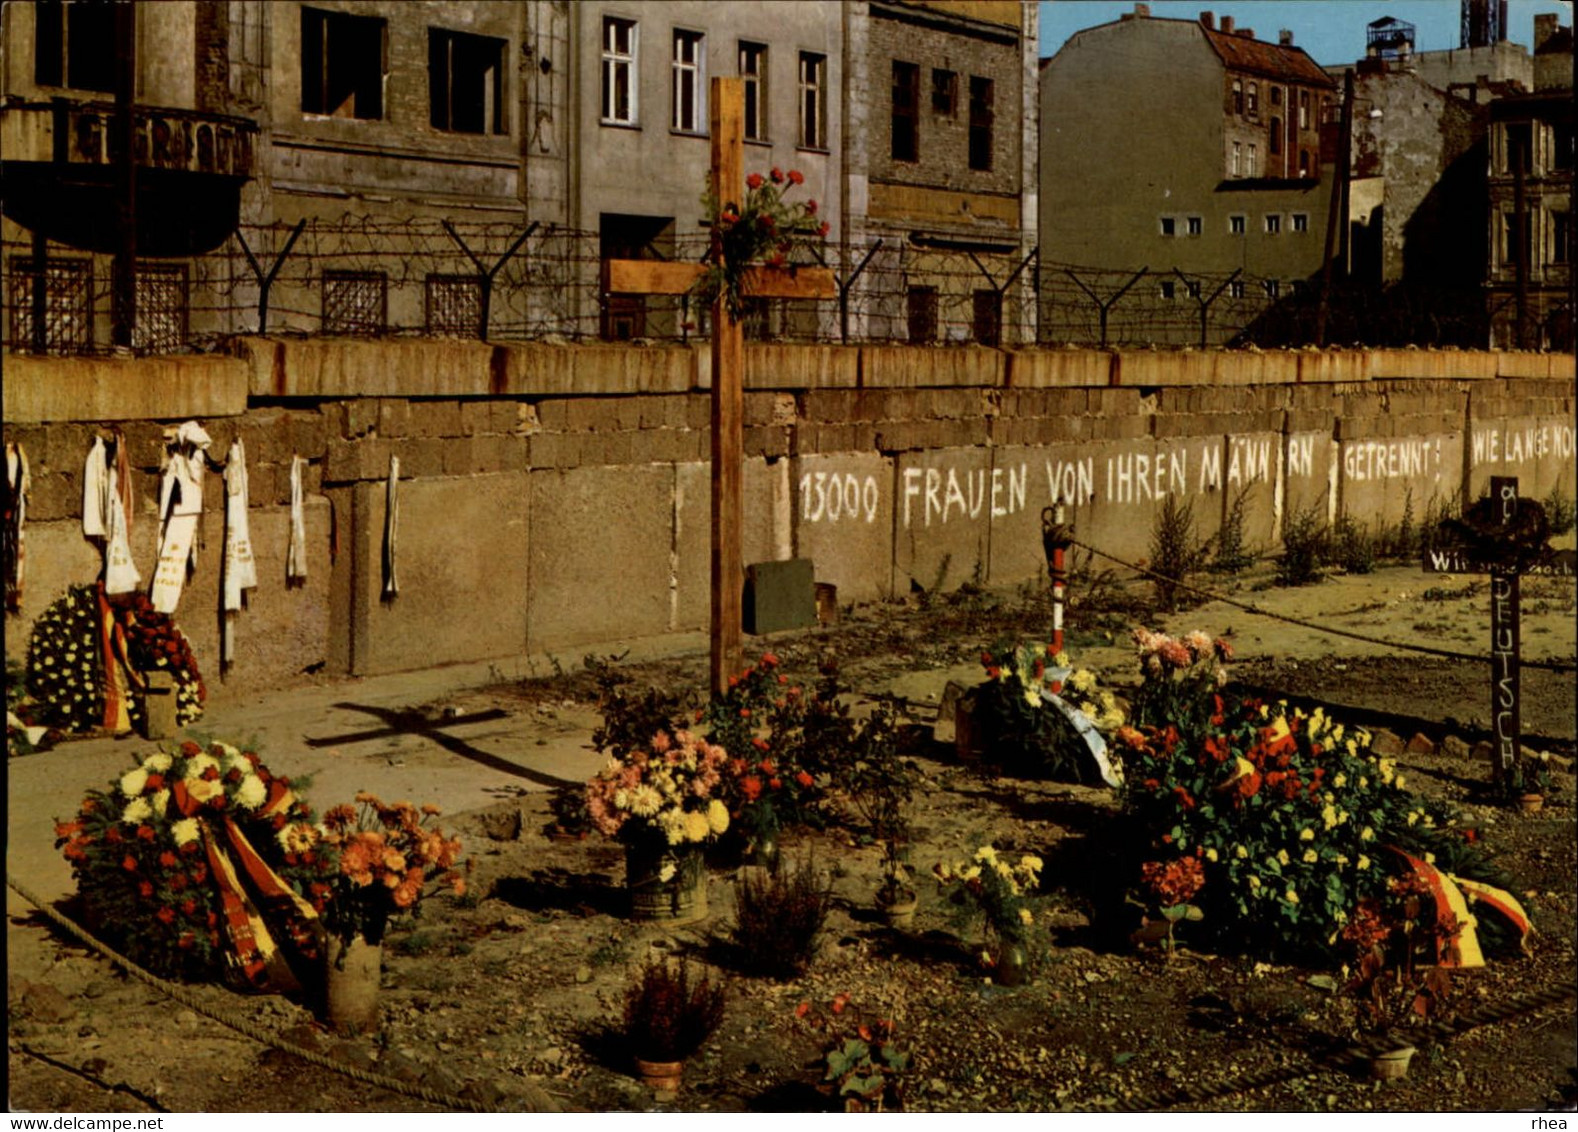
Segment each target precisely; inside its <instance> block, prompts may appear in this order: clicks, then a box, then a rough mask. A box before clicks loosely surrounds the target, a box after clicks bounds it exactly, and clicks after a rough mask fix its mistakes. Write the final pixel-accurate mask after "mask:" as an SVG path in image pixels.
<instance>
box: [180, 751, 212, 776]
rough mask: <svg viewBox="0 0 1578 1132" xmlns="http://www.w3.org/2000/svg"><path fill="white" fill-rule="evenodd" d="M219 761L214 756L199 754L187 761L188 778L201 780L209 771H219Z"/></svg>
mask: <svg viewBox="0 0 1578 1132" xmlns="http://www.w3.org/2000/svg"><path fill="white" fill-rule="evenodd" d="M218 769H219V760H218V759H216V758H214V757H213V756H212V755H204V754H197V755H193V756H192V757H191V758H189V759H187V760H186V777H187V778H188V779H192V778H201V777H203V775H204V774H205V773H206V772H207V771H209V770H218Z"/></svg>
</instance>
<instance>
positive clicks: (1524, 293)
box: [1509, 137, 1533, 350]
mask: <svg viewBox="0 0 1578 1132" xmlns="http://www.w3.org/2000/svg"><path fill="white" fill-rule="evenodd" d="M1532 145H1533V139H1532V137H1531V139H1530V148H1532ZM1509 148H1510V147H1509ZM1510 156H1511V157H1512V216H1513V225H1514V231H1513V240H1514V243H1513V261H1512V262H1513V270H1514V272H1515V274H1514V279H1515V280H1516V283H1515V286H1516V287H1517V290H1516V291H1515V292H1514V294H1515V295H1516V297H1517V308H1516V310H1517V320H1518V321H1517V326H1516V328H1515V329H1516V332H1515V334H1514V336H1513V340H1512V342H1513V345H1515V346H1516V347H1517V348H1518V349H1520V350H1525V349H1528V345H1529V343H1528V325H1529V244H1530V242H1531V241H1530V240H1529V234H1528V228H1529V198H1528V190H1527V187H1526V186H1525V183H1524V172H1523V163H1524V162H1525V161H1528V160H1531V159H1532V157H1533V155H1532V154H1531V153H1529V152H1528V150H1526V149H1523V148H1521V147H1519V148H1518V149H1514V150H1513V151H1512V152H1511V154H1510Z"/></svg>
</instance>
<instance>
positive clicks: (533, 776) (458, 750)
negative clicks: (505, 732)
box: [306, 702, 582, 789]
mask: <svg viewBox="0 0 1578 1132" xmlns="http://www.w3.org/2000/svg"><path fill="white" fill-rule="evenodd" d="M334 706H335V707H336V708H343V709H345V710H346V711H361V712H366V713H367V714H368V715H371V716H376V717H377V718H379V719H381V720H383V721H384V726H383V727H374V728H371V729H370V730H367V731H352V732H350V733H348V734H345V735H332V736H329V737H327V738H323V739H307V740H306V745H307V746H309V747H333V746H338V745H340V744H342V743H363V742H367V741H369V740H372V739H388V738H392V737H394V736H396V735H416V736H421V737H423V738H427V739H431V740H432V741H433V742H435V743H437V744H438V745H439V746H440V747H443V748H444V750H446V751H449V752H451V753H452V754H456V755H459V756H460V757H461V758H464V759H470V760H471V761H472V762H474V763H477V764H479V765H481V766H485V767H487V768H488V769H490V770H496V771H499V772H500V773H502V774H510V775H514V776H515V777H517V778H524V779H526V780H528V781H530V782H535V783H536V784H537V785H539V786H543V787H546V788H548V789H554V788H556V787H560V786H580V785H582V783H581V782H579V781H575V780H571V779H568V778H559V777H557V776H556V775H552V774H547V773H545V772H543V771H540V770H533V769H532V768H531V767H526V766H521V765H520V764H519V763H514V762H511V761H510V760H508V759H504V758H500V757H499V756H498V755H494V754H490V753H489V752H487V751H484V750H483V749H482V748H480V747H475V746H473V745H472V744H470V743H468V742H466V741H465V740H464V739H461V738H458V737H457V736H454V735H450V734H447V732H446V730H445V729H446V728H450V727H460V726H463V725H465V724H468V723H485V722H487V721H488V720H493V719H504V718H506V717H508V715H509V712H507V711H504V710H503V709H501V708H489V709H488V710H487V711H475V712H471V713H469V714H467V715H452V716H449V717H447V718H444V717H440V718H438V719H431V718H429V717H428V716H427V715H426V714H425V713H424V712H421V711H416V710H412V709H410V708H380V707H373V706H372V705H370V704H353V703H346V702H341V703H337V704H335V705H334Z"/></svg>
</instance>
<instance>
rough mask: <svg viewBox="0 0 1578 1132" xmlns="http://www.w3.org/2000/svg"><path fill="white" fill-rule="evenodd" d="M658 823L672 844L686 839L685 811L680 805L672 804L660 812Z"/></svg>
mask: <svg viewBox="0 0 1578 1132" xmlns="http://www.w3.org/2000/svg"><path fill="white" fill-rule="evenodd" d="M657 824H658V828H659V829H661V830H662V831H663V836H664V837H666V838H667V839H668V843H669V844H670V845H678V844H679V843H680V842H682V841H684V840H685V811H684V810H682V809H680V808H679V807H678V806H670V807H669V808H668V809H666V810H664V811H663V812H662V813H661V814H659V815H658V819H657Z"/></svg>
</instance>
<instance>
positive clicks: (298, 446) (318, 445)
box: [290, 411, 329, 460]
mask: <svg viewBox="0 0 1578 1132" xmlns="http://www.w3.org/2000/svg"><path fill="white" fill-rule="evenodd" d="M328 445H329V418H328V417H327V416H326V415H325V414H324V413H323V412H321V411H319V412H300V413H291V414H290V448H291V452H290V455H292V456H305V457H306V458H307V459H309V460H312V459H316V458H317V457H319V456H322V455H323V454H324V452H325V451H326V450H327V449H328Z"/></svg>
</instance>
